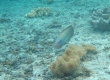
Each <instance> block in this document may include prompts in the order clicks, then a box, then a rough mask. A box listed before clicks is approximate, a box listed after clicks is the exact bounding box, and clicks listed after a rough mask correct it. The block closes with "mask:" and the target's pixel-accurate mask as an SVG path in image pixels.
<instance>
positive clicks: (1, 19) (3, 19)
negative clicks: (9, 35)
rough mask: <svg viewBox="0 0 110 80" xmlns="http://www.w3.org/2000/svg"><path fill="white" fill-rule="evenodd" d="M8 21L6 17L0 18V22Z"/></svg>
mask: <svg viewBox="0 0 110 80" xmlns="http://www.w3.org/2000/svg"><path fill="white" fill-rule="evenodd" d="M8 22H11V20H10V19H7V18H0V23H8Z"/></svg>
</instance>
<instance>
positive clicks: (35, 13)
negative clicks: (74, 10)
mask: <svg viewBox="0 0 110 80" xmlns="http://www.w3.org/2000/svg"><path fill="white" fill-rule="evenodd" d="M50 15H52V9H51V8H49V7H43V8H42V7H38V8H34V9H33V10H31V12H29V13H27V14H26V15H25V16H26V17H28V18H34V17H42V16H50Z"/></svg>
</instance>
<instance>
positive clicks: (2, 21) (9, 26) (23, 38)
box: [0, 0, 110, 80]
mask: <svg viewBox="0 0 110 80" xmlns="http://www.w3.org/2000/svg"><path fill="white" fill-rule="evenodd" d="M0 6H1V7H0V80H110V31H100V30H98V29H94V27H93V26H92V25H90V22H89V21H90V17H91V15H92V11H93V10H94V9H97V8H99V9H104V8H106V7H109V8H110V0H106V1H105V0H99V1H98V0H94V1H93V0H79V1H77V2H76V1H75V0H73V1H71V0H54V2H53V3H51V4H47V3H46V0H41V1H40V0H31V1H27V0H23V1H22V0H4V1H0ZM36 7H50V8H51V9H52V13H53V14H52V15H51V16H42V17H35V18H27V17H26V16H25V15H26V14H27V13H29V12H30V11H31V10H32V9H34V8H36ZM54 23H57V24H58V25H60V26H58V27H52V25H54ZM74 23H75V27H74V36H73V37H72V38H71V40H70V41H69V42H68V43H67V44H66V45H64V46H63V47H62V48H59V49H55V48H54V47H53V43H54V40H55V39H56V37H58V36H59V33H60V32H62V31H63V30H64V29H65V28H66V27H68V26H69V25H71V24H74ZM83 43H85V44H91V45H94V46H95V47H96V49H97V53H95V54H94V53H91V54H90V53H87V54H86V55H85V56H84V58H83V59H82V60H81V62H80V65H79V67H78V68H77V70H76V71H75V72H73V73H71V74H69V75H67V76H65V77H59V76H57V75H55V74H53V73H52V71H51V70H50V68H49V66H50V64H51V62H53V61H55V60H56V57H57V56H59V55H61V54H62V53H63V52H64V51H65V49H66V48H67V47H68V45H69V44H75V45H78V46H81V44H83Z"/></svg>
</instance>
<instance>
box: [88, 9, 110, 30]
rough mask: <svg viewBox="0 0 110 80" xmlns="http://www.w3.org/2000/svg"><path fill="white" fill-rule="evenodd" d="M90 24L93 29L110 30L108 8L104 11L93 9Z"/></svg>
mask: <svg viewBox="0 0 110 80" xmlns="http://www.w3.org/2000/svg"><path fill="white" fill-rule="evenodd" d="M90 23H91V25H92V26H93V27H94V28H97V29H99V30H102V31H106V30H110V7H109V8H108V7H107V8H104V9H94V10H93V13H92V16H91V20H90Z"/></svg>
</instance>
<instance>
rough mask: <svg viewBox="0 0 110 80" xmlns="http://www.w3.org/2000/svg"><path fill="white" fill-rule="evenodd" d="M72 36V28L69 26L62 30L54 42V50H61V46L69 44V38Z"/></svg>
mask: <svg viewBox="0 0 110 80" xmlns="http://www.w3.org/2000/svg"><path fill="white" fill-rule="evenodd" d="M73 35H74V26H73V25H70V26H68V27H67V28H66V29H64V30H63V31H62V32H61V33H60V34H59V36H58V37H57V38H56V40H55V42H54V47H55V48H61V47H62V46H63V45H65V44H66V43H68V42H69V40H70V39H71V37H72V36H73Z"/></svg>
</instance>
